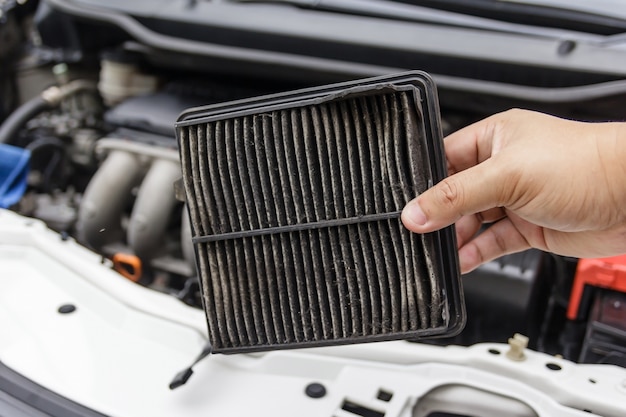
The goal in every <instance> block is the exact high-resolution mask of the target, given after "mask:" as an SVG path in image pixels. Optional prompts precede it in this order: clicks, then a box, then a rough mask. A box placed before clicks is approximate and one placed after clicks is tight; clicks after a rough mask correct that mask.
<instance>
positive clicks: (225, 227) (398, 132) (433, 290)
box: [176, 71, 465, 353]
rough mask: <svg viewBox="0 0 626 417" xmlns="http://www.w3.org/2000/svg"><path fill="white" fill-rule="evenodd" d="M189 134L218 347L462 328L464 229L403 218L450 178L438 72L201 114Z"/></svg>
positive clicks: (207, 298)
mask: <svg viewBox="0 0 626 417" xmlns="http://www.w3.org/2000/svg"><path fill="white" fill-rule="evenodd" d="M176 134H177V139H178V143H179V150H180V156H181V167H182V171H183V183H184V187H185V193H186V199H187V206H188V208H189V214H190V219H191V225H192V232H193V233H192V235H193V243H194V248H195V250H196V255H197V256H196V259H197V264H198V271H199V274H200V281H201V287H202V293H203V302H204V308H205V311H206V314H207V321H208V326H209V334H210V340H211V343H212V346H213V352H215V353H239V352H250V351H262V350H270V349H285V348H299V347H313V346H328V345H337V344H347V343H361V342H370V341H381V340H396V339H419V338H426V337H438V336H452V335H454V334H457V333H458V332H460V330H461V329H462V327H463V325H464V323H465V308H464V303H463V298H462V288H461V282H460V275H459V266H458V259H457V255H456V253H457V251H456V242H455V233H454V229H453V226H451V227H448V228H446V229H443V230H441V231H438V232H435V233H430V234H425V235H418V234H414V233H411V232H409V231H408V230H406V229H405V228H404V227H403V225H402V222H401V221H400V212H401V210H402V208H403V206H404V205H405V204H406V202H407V201H409V200H410V199H411V198H413V197H415V196H416V195H418V194H419V193H421V192H423V191H424V190H426V189H427V188H428V187H430V186H432V185H433V184H435V183H436V182H438V181H440V180H441V179H442V178H444V177H445V175H446V163H445V156H444V152H443V146H442V134H441V126H440V116H439V110H438V101H437V94H436V88H435V85H434V83H433V81H432V80H431V78H430V77H429V76H428V75H427V74H426V73H423V72H418V71H416V72H410V73H405V74H400V75H393V76H386V77H378V78H371V79H366V80H359V81H352V82H347V83H341V84H335V85H330V86H324V87H319V88H312V89H305V90H299V91H295V92H290V93H284V94H277V95H270V96H264V97H259V98H253V99H247V100H240V101H235V102H230V103H225V104H217V105H210V106H206V107H200V108H194V109H190V110H188V111H186V112H184V113H183V114H182V115H181V116H180V117H179V120H178V122H177V124H176Z"/></svg>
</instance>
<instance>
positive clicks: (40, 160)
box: [0, 0, 626, 416]
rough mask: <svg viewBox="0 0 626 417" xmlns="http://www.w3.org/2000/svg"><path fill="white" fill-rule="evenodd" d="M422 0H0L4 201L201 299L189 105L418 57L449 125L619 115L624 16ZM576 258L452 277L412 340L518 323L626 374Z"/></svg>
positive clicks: (606, 302) (612, 298)
mask: <svg viewBox="0 0 626 417" xmlns="http://www.w3.org/2000/svg"><path fill="white" fill-rule="evenodd" d="M358 3H361V4H358ZM431 3H433V2H430V1H379V2H376V1H364V2H350V1H321V2H308V1H227V0H219V1H218V0H214V1H201V0H197V1H193V0H192V1H189V0H184V1H183V0H180V1H171V2H167V1H154V2H151V1H137V2H124V1H97V0H39V1H29V0H22V1H10V0H5V1H2V0H0V11H1V12H2V13H1V14H0V39H1V41H0V62H1V65H0V91H1V98H2V101H1V102H0V121H3V124H2V128H1V129H0V139H1V141H2V142H3V143H5V144H8V145H12V146H15V147H18V148H22V149H25V150H27V151H28V152H29V153H30V167H29V171H28V175H27V178H26V186H27V188H26V192H25V193H24V195H23V197H22V198H21V199H20V201H19V202H17V203H15V204H13V205H11V207H10V209H11V211H14V212H16V213H18V214H20V215H23V216H27V217H32V218H35V219H39V220H41V221H43V222H44V223H45V224H46V225H47V226H48V227H49V228H51V229H52V230H54V231H56V232H58V233H60V235H61V236H63V237H65V238H71V239H75V240H76V242H78V243H80V244H81V245H84V246H86V247H88V248H89V249H91V250H92V251H94V252H96V253H97V254H98V255H100V256H101V257H102V263H103V264H105V265H110V267H111V268H112V269H114V270H116V271H117V272H118V273H120V274H121V275H123V276H124V277H125V278H127V279H128V280H130V281H133V282H134V283H136V284H137V285H140V286H143V287H147V288H149V289H151V290H154V291H157V292H160V293H164V294H167V295H169V296H171V297H173V298H175V299H178V300H180V302H181V303H184V304H187V305H189V306H192V307H194V308H197V309H199V310H200V309H202V300H201V292H200V283H199V279H198V273H197V271H196V261H195V254H194V248H193V246H192V236H191V226H190V221H189V216H188V214H187V213H188V211H187V207H186V205H185V203H184V202H183V201H181V200H184V198H181V195H182V194H181V193H182V190H181V188H180V187H181V186H180V184H177V183H178V181H179V180H180V178H181V166H180V160H179V153H178V148H177V142H176V138H175V130H174V125H175V122H176V120H177V118H178V116H179V115H180V114H181V112H183V111H185V110H187V109H189V108H194V107H197V106H202V105H207V104H214V103H221V102H226V101H232V100H239V99H244V98H250V97H255V96H259V95H264V94H270V93H279V92H284V91H290V90H295V89H299V88H305V87H314V86H320V85H324V84H328V83H331V82H341V81H348V80H355V79H359V78H363V77H367V76H377V75H383V74H389V73H397V72H401V71H406V70H412V69H419V70H423V71H426V72H428V73H429V74H431V75H432V77H433V79H434V80H435V82H436V83H437V86H438V94H439V103H440V111H441V119H442V128H443V133H444V136H445V135H446V134H449V133H451V132H453V131H455V130H458V129H459V128H461V127H463V126H466V125H468V124H470V123H472V122H474V121H477V120H480V119H481V118H484V117H486V116H488V115H490V114H493V113H496V112H499V111H503V110H506V109H509V108H513V107H524V108H529V109H533V110H538V111H544V112H547V113H551V114H555V115H559V116H562V117H566V118H573V119H580V120H588V121H605V120H618V119H619V120H622V119H623V117H624V116H623V103H624V100H625V99H626V48H625V47H624V42H623V33H622V32H625V30H624V29H626V18H625V17H624V16H609V14H608V13H606V14H600V13H598V14H590V13H588V12H586V11H580V10H574V11H570V12H569V13H562V14H561V15H560V18H559V19H557V18H555V19H551V20H550V19H547V18H545V19H547V20H549V21H550V22H552V24H551V25H548V24H543V23H542V21H541V19H539V18H535V19H534V20H533V18H530V17H529V18H527V19H526V20H525V19H524V16H525V15H524V14H521V13H517V12H515V10H513V9H512V10H511V11H510V13H509V14H507V13H504V12H503V13H504V15H503V16H499V18H498V19H495V18H493V13H496V12H493V11H491V12H490V13H492V14H489V13H488V12H489V10H482V12H481V13H479V12H476V13H474V14H463V9H462V6H458V5H457V6H454V4H455V2H441V3H442V4H444V5H446V4H447V5H448V6H449V7H448V8H447V9H446V7H447V6H446V7H444V6H442V5H440V6H438V7H439V8H431V7H430V6H432V5H431ZM435 3H436V2H435ZM486 3H488V2H486ZM511 4H515V3H514V2H511ZM455 7H456V8H455ZM620 35H621V36H620ZM580 262H581V260H578V259H574V258H567V257H562V256H556V255H551V254H547V253H543V252H540V251H537V250H529V251H526V252H522V253H518V254H514V255H507V256H505V257H502V258H500V259H498V260H496V261H492V262H489V263H487V264H485V265H483V266H481V267H480V268H479V269H477V270H476V271H474V272H471V273H470V274H467V275H466V276H463V287H464V294H465V305H466V309H467V316H468V319H467V324H466V327H465V329H464V330H463V331H462V332H461V333H460V334H459V335H457V336H455V337H452V338H443V339H432V340H427V341H424V342H423V343H426V344H432V345H441V346H447V345H462V346H470V345H474V344H477V343H507V340H508V339H509V338H510V337H511V336H512V335H513V334H514V333H521V334H524V335H525V336H527V337H528V339H529V347H530V348H532V349H533V350H536V351H538V352H542V353H546V354H548V355H560V357H561V358H564V359H566V360H569V361H573V362H576V363H588V364H612V365H617V366H621V367H626V348H625V347H624V346H625V345H626V336H624V335H625V334H626V333H625V332H626V294H625V292H624V291H623V290H620V289H619V285H618V281H619V280H618V278H615V280H614V281H612V282H611V283H608V284H606V283H598V282H596V281H594V280H593V279H592V278H589V279H587V278H586V277H583V276H582V275H583V273H584V272H583V271H582V269H581V264H580ZM624 264H626V262H624V263H620V262H619V261H615V262H614V263H606V264H603V265H602V268H606V269H607V270H610V271H617V272H615V274H619V273H620V272H619V271H621V268H624ZM616 276H617V275H616ZM585 279H587V281H585V282H586V284H585V285H583V284H580V283H579V282H578V281H581V280H585ZM573 288H578V289H577V290H576V291H573V290H572V289H573ZM33 291H36V290H35V289H33ZM572 303H575V304H576V308H572V307H571V305H572ZM0 359H1V358H0ZM442 398H444V399H445V395H444V396H442ZM348 408H349V407H348ZM344 410H345V409H344ZM338 415H339V414H338ZM341 415H362V416H366V415H382V414H359V413H353V414H348V412H346V413H345V414H341ZM389 415H390V414H389ZM415 415H418V414H415ZM424 415H427V414H424ZM430 415H432V416H435V415H437V414H430ZM441 415H443V414H441ZM445 415H456V416H460V415H461V414H445ZM520 415H527V414H523V413H522V414H520Z"/></svg>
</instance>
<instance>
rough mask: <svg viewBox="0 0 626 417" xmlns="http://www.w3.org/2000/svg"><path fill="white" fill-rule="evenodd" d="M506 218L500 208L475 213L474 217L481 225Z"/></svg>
mask: <svg viewBox="0 0 626 417" xmlns="http://www.w3.org/2000/svg"><path fill="white" fill-rule="evenodd" d="M505 216H506V213H505V212H504V209H503V208H502V207H494V208H492V209H489V210H485V211H481V212H479V213H476V217H477V218H478V220H479V221H480V222H481V223H495V222H497V221H498V220H501V219H502V218H504V217H505Z"/></svg>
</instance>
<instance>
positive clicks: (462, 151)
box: [443, 115, 501, 175]
mask: <svg viewBox="0 0 626 417" xmlns="http://www.w3.org/2000/svg"><path fill="white" fill-rule="evenodd" d="M500 117H501V116H500V115H495V116H492V117H489V118H487V119H483V120H481V121H479V122H476V123H474V124H471V125H469V126H467V127H464V128H463V129H460V130H458V131H456V132H454V133H452V134H450V135H448V136H447V137H446V138H445V139H444V142H443V143H444V148H445V153H446V159H447V165H448V173H449V174H450V175H452V174H456V173H457V172H460V171H463V170H466V169H467V168H470V167H473V166H474V165H478V164H479V163H481V162H483V161H484V160H486V159H487V158H489V157H490V156H491V149H492V143H493V138H494V135H495V131H496V126H497V123H498V120H499V118H500Z"/></svg>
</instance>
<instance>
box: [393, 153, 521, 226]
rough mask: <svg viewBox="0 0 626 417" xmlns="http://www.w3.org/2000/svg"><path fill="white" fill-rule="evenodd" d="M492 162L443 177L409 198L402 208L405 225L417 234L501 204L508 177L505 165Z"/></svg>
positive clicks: (447, 224) (488, 161)
mask: <svg viewBox="0 0 626 417" xmlns="http://www.w3.org/2000/svg"><path fill="white" fill-rule="evenodd" d="M493 161H494V159H489V160H487V161H485V162H483V163H481V164H479V165H477V166H475V167H472V168H469V169H467V170H465V171H462V172H459V173H457V174H455V175H452V176H450V177H447V178H445V179H444V180H443V181H441V182H439V183H438V184H436V185H435V186H433V187H432V188H430V189H428V190H426V191H425V192H424V193H423V194H421V195H420V196H418V197H417V198H415V199H414V200H412V201H410V202H409V203H408V204H407V205H406V207H405V208H404V210H403V211H402V222H403V223H404V225H405V227H406V228H407V229H409V230H411V231H413V232H417V233H427V232H432V231H434V230H438V229H441V228H443V227H446V226H449V225H451V224H452V223H454V222H455V221H457V220H458V219H460V218H461V217H462V216H464V215H468V214H474V213H478V212H481V211H484V210H487V209H491V208H494V207H499V206H503V205H504V204H503V201H502V200H503V197H504V195H505V193H504V190H506V189H508V188H510V187H508V186H507V182H509V181H510V177H509V175H506V173H504V172H503V170H504V169H506V168H503V167H500V166H498V165H496V164H494V163H493ZM510 185H512V184H509V186H510ZM513 185H514V184H513Z"/></svg>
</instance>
